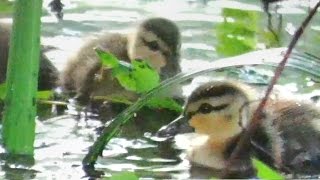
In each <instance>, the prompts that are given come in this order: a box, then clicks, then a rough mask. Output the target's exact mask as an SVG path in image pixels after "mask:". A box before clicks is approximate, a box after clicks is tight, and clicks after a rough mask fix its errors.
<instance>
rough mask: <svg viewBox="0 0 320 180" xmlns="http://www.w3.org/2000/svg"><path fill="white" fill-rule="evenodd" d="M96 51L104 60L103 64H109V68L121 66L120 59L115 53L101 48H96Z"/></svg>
mask: <svg viewBox="0 0 320 180" xmlns="http://www.w3.org/2000/svg"><path fill="white" fill-rule="evenodd" d="M95 51H96V53H97V54H98V56H99V58H100V60H101V62H102V66H107V67H109V68H115V67H118V66H119V60H118V58H117V57H115V56H114V55H113V54H111V53H109V52H105V51H103V50H101V49H95Z"/></svg>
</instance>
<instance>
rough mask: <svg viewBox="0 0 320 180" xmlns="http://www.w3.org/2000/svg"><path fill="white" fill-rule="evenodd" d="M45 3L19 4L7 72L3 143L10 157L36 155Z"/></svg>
mask: <svg viewBox="0 0 320 180" xmlns="http://www.w3.org/2000/svg"><path fill="white" fill-rule="evenodd" d="M41 7H42V0H16V1H15V3H14V19H13V28H12V30H13V31H12V33H11V40H10V52H9V61H8V69H7V95H6V99H5V112H4V118H3V140H4V145H5V148H6V150H7V152H8V153H10V154H24V155H33V152H34V147H33V143H34V138H35V116H36V92H37V81H38V69H39V53H40V51H39V49H40V38H39V36H40V17H41Z"/></svg>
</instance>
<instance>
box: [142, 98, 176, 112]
mask: <svg viewBox="0 0 320 180" xmlns="http://www.w3.org/2000/svg"><path fill="white" fill-rule="evenodd" d="M147 106H149V107H151V108H165V109H170V110H173V111H177V112H182V106H181V105H180V104H178V103H177V102H176V101H175V100H173V99H171V98H158V97H154V98H152V99H150V100H149V101H148V103H147Z"/></svg>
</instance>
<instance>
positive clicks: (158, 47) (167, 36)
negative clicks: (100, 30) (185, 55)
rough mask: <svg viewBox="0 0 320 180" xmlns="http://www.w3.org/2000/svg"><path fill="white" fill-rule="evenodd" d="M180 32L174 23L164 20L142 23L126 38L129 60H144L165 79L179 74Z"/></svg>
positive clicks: (154, 19) (153, 19) (151, 19)
mask: <svg viewBox="0 0 320 180" xmlns="http://www.w3.org/2000/svg"><path fill="white" fill-rule="evenodd" d="M180 47H181V42H180V32H179V29H178V27H177V26H176V25H175V23H174V22H172V21H170V20H168V19H165V18H150V19H147V20H145V21H143V22H142V23H141V24H140V26H139V27H138V28H137V30H136V32H135V33H133V34H131V35H130V36H129V37H128V55H129V58H130V59H131V60H134V59H144V60H146V61H148V62H149V64H150V65H151V66H152V67H153V68H155V69H156V70H157V71H158V72H159V73H160V75H161V78H162V79H166V78H169V77H172V76H174V75H175V74H177V73H179V72H180V71H181V70H180V66H179V58H180Z"/></svg>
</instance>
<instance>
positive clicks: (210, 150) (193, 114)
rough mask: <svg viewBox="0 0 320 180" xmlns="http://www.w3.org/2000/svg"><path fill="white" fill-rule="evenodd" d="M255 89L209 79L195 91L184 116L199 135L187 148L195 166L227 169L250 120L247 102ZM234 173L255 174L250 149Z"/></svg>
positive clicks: (234, 168) (233, 167)
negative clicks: (209, 80) (208, 81)
mask: <svg viewBox="0 0 320 180" xmlns="http://www.w3.org/2000/svg"><path fill="white" fill-rule="evenodd" d="M247 91H252V90H251V89H250V88H248V87H246V86H244V85H243V86H238V85H236V84H235V83H234V82H219V81H217V82H210V83H207V84H204V85H202V86H200V87H198V88H197V89H195V90H194V91H193V93H192V94H191V95H190V96H189V98H188V100H187V103H186V106H185V116H186V117H187V118H188V119H189V124H190V126H191V127H193V128H194V130H195V133H196V134H198V135H199V136H198V137H197V139H194V140H193V141H194V143H193V145H191V148H190V149H189V150H188V151H187V158H188V159H189V161H191V162H192V163H194V164H196V165H200V166H205V167H209V168H213V169H216V170H217V169H218V170H219V169H220V170H221V169H224V168H225V167H226V163H227V161H228V159H229V156H230V155H231V152H232V151H233V149H234V148H235V147H236V144H237V142H238V140H239V137H240V136H241V134H242V132H243V125H246V124H247V123H248V121H249V120H250V119H249V118H250V117H248V116H247V114H248V112H250V109H249V108H250V107H249V106H247V105H246V104H247V103H248V102H249V101H251V100H252V99H253V98H254V97H250V96H249V94H247V93H245V92H247ZM231 171H233V172H239V173H240V172H242V173H243V172H245V173H247V174H248V175H249V174H251V175H252V174H253V171H254V170H253V168H252V166H251V162H250V155H249V152H245V153H244V154H241V157H240V158H239V161H238V163H236V164H234V165H233V166H232V169H231Z"/></svg>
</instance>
